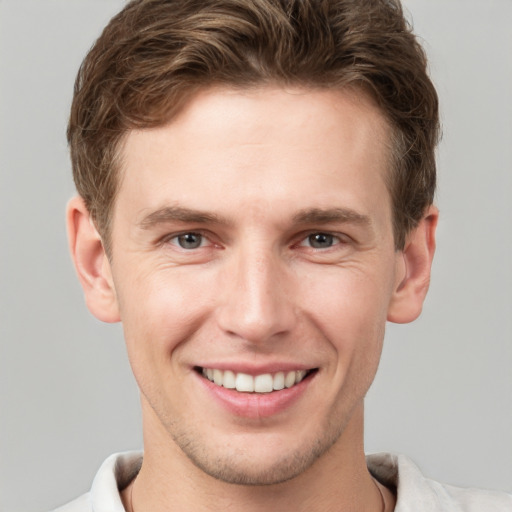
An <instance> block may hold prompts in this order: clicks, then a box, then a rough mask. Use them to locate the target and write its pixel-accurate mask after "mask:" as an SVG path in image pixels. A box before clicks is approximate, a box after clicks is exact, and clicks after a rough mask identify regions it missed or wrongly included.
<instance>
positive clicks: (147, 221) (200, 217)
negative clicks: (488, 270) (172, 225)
mask: <svg viewBox="0 0 512 512" xmlns="http://www.w3.org/2000/svg"><path fill="white" fill-rule="evenodd" d="M166 222H188V223H194V224H196V223H197V224H207V223H214V224H229V222H228V221H227V220H226V219H224V218H223V217H221V216H220V215H217V214H215V213H209V212H203V211H201V210H193V209H191V208H183V207H181V206H166V207H164V208H159V209H158V210H155V211H153V212H151V213H150V214H148V215H146V216H145V217H144V218H143V219H142V220H141V221H140V222H139V226H140V227H141V228H142V229H151V228H152V227H154V226H156V225H158V224H165V223H166Z"/></svg>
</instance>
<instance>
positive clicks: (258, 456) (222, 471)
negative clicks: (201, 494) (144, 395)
mask: <svg viewBox="0 0 512 512" xmlns="http://www.w3.org/2000/svg"><path fill="white" fill-rule="evenodd" d="M340 435H341V432H336V433H333V432H331V433H330V435H327V434H325V435H324V436H322V437H320V438H317V439H315V440H313V441H312V442H309V443H307V442H306V443H305V442H297V443H296V444H294V445H293V446H292V447H289V449H287V448H286V447H284V446H282V444H281V446H278V447H277V448H276V447H275V446H273V445H275V444H276V443H271V442H270V443H268V442H265V440H264V439H262V440H261V441H260V442H261V444H260V445H258V446H255V447H254V449H253V450H250V449H247V448H235V447H233V446H231V447H226V446H225V447H223V448H222V453H214V450H212V449H211V447H206V446H198V445H197V444H196V442H194V441H191V440H190V439H184V438H183V437H181V438H178V439H175V441H176V442H177V444H178V446H179V447H180V448H181V450H182V451H183V452H184V453H185V455H186V456H187V457H188V458H189V460H190V461H191V462H192V463H193V464H194V465H195V466H196V467H198V468H199V469H200V470H202V471H203V472H204V473H206V474H207V475H209V476H211V477H213V478H215V479H216V480H220V481H222V482H225V483H228V484H236V485H247V486H263V485H264V486H267V485H275V484H280V483H283V482H287V481H289V480H292V479H293V478H296V477H298V476H299V475H300V474H302V473H304V472H305V471H307V470H308V469H309V468H310V467H311V466H312V465H313V464H314V463H315V462H316V461H317V460H318V459H319V458H321V457H322V455H324V454H325V453H326V452H327V451H328V450H329V449H330V448H331V447H332V445H333V444H334V443H335V442H336V441H337V439H338V438H339V436H340ZM257 437H258V436H257V435H255V438H256V439H255V441H254V442H255V443H256V444H257V443H258V441H259V440H258V439H257Z"/></svg>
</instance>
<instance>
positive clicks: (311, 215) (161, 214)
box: [139, 206, 372, 229]
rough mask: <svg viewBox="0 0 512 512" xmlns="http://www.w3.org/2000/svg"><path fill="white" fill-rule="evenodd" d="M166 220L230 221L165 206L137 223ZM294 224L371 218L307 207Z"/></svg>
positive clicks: (365, 223)
mask: <svg viewBox="0 0 512 512" xmlns="http://www.w3.org/2000/svg"><path fill="white" fill-rule="evenodd" d="M167 222H184V223H197V224H208V223H213V224H222V225H229V224H230V222H229V221H228V220H226V219H225V218H224V217H222V216H220V215H217V214H215V213H210V212H204V211H201V210H194V209H191V208H184V207H182V206H166V207H164V208H159V209H158V210H155V211H153V212H151V213H150V214H148V215H146V216H145V217H144V218H143V219H142V220H141V221H140V223H139V226H140V227H141V228H142V229H151V228H153V227H154V226H156V225H159V224H165V223H167ZM293 222H294V223H295V224H328V223H330V222H343V223H352V224H359V225H363V226H370V225H371V223H372V222H371V219H370V217H368V216H367V215H363V214H361V213H358V212H356V211H354V210H351V209H349V208H309V209H305V210H301V211H299V212H298V213H296V214H295V215H294V216H293Z"/></svg>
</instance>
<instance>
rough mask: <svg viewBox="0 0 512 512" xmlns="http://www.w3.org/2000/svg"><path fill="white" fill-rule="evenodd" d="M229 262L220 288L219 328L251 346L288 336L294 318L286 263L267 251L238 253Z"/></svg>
mask: <svg viewBox="0 0 512 512" xmlns="http://www.w3.org/2000/svg"><path fill="white" fill-rule="evenodd" d="M229 259H230V262H229V265H227V266H226V268H224V272H223V281H224V283H221V284H220V288H221V290H222V292H221V301H220V303H218V304H219V306H218V308H217V322H218V325H219V327H220V328H221V329H222V330H223V331H224V332H225V333H228V334H229V335H231V336H236V337H237V338H239V339H242V340H245V341H248V342H250V343H253V344H254V343H256V344H262V343H265V342H267V341H270V340H272V339H275V338H276V337H279V336H281V337H282V336H284V335H286V334H287V333H289V332H290V331H291V330H292V328H293V326H294V325H295V323H296V318H295V311H294V306H293V300H292V290H291V283H290V281H291V279H290V273H289V269H287V268H286V263H285V262H284V261H282V259H281V258H280V257H279V256H278V255H276V254H274V253H272V252H271V251H266V252H264V251H259V253H256V252H255V251H250V250H248V251H243V250H240V251H238V252H236V253H235V254H233V255H232V256H231V257H230V258H229Z"/></svg>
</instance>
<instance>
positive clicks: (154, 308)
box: [111, 88, 403, 483]
mask: <svg viewBox="0 0 512 512" xmlns="http://www.w3.org/2000/svg"><path fill="white" fill-rule="evenodd" d="M388 131H389V129H388V126H387V124H386V122H385V121H384V119H383V117H382V116H381V114H380V113H379V111H378V109H377V108H376V107H375V106H374V105H373V104H372V103H371V102H370V101H369V100H368V99H367V98H366V97H365V96H363V95H362V94H359V95H358V94H356V93H349V92H340V91H337V92H334V91H312V90H283V89H279V88H273V89H271V88H262V89H258V90H250V91H242V92H240V91H233V90H227V89H211V90H207V91H203V92H202V93H200V94H199V95H197V96H196V97H195V98H194V99H193V100H192V101H191V102H190V103H189V104H188V105H187V106H186V108H185V109H184V110H183V111H182V112H181V113H180V114H179V115H178V116H177V117H176V118H175V119H174V120H173V121H172V122H171V123H170V124H168V125H167V126H164V127H161V128H156V129H150V130H142V131H134V132H131V133H130V134H129V135H128V137H127V139H126V144H125V146H124V150H123V169H122V179H121V185H120V191H119V195H118V197H117V200H116V205H115V210H114V220H113V232H112V242H113V255H112V256H113V258H112V262H111V271H112V279H113V283H114V288H115V293H116V297H117V303H118V306H119V310H120V315H121V319H122V322H123V326H124V331H125V337H126V342H127V346H128V353H129V357H130V361H131V364H132V366H133V370H134V373H135V377H136V379H137V381H138V384H139V386H140V389H141V392H142V401H143V414H144V423H145V434H146V447H148V443H150V442H151V441H150V438H151V436H153V438H158V439H159V442H160V443H161V444H162V443H163V444H165V443H166V442H167V443H170V444H171V445H173V446H176V445H177V446H179V447H180V450H178V452H179V453H182V452H184V453H185V454H186V455H187V457H188V458H190V459H191V460H192V461H193V462H194V463H195V464H196V465H197V466H199V467H200V468H202V469H203V470H204V471H206V472H207V473H208V474H210V475H213V476H215V477H217V478H220V479H222V480H225V481H231V482H246V483H271V482H277V481H281V480H286V479H288V478H291V477H293V476H295V475H297V474H299V473H300V472H302V471H304V470H305V469H306V468H308V467H310V466H311V464H312V463H313V462H314V461H315V460H317V459H318V458H319V457H322V455H324V454H325V453H326V452H327V451H328V450H329V449H330V448H331V447H333V446H334V447H336V446H337V445H339V443H341V442H342V440H343V439H344V436H345V437H346V436H349V435H351V436H352V437H354V434H353V432H354V429H352V430H351V429H350V425H351V424H352V423H354V422H355V421H356V420H355V419H354V418H355V417H356V416H357V415H359V414H360V411H361V407H362V405H361V404H362V400H363V397H364V395H365V393H366V391H367V390H368V387H369V385H370V383H371V381H372V379H373V377H374V375H375V372H376V369H377V365H378V361H379V357H380V352H381V346H382V341H383V335H384V324H385V321H386V317H387V315H388V309H389V305H390V301H391V300H392V297H393V293H394V291H395V290H396V289H397V287H398V285H399V282H400V279H401V278H402V277H403V275H400V274H401V272H400V271H399V269H401V266H400V262H401V261H402V259H401V253H397V252H396V251H395V250H394V241H393V232H392V214H391V204H390V196H389V193H388V190H387V188H386V185H385V177H386V172H388V162H389V160H390V159H389V148H388V147H387V143H388V139H387V133H388ZM212 380H213V382H212ZM233 386H236V387H235V389H233ZM254 386H255V387H256V390H255V391H252V392H251V391H250V390H251V389H252V388H253V387H254ZM287 386H290V387H287ZM274 387H275V388H277V389H276V390H274V391H271V389H273V388H274ZM283 387H284V389H281V388H283ZM237 388H238V389H237ZM359 419H360V418H358V420H359ZM356 430H357V431H358V435H359V434H361V435H362V433H361V432H359V430H360V429H359V427H358V428H357V429H356ZM148 432H149V433H150V434H148ZM351 432H352V434H351ZM340 436H341V437H340ZM353 440H354V439H352V441H353ZM333 449H334V448H333Z"/></svg>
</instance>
